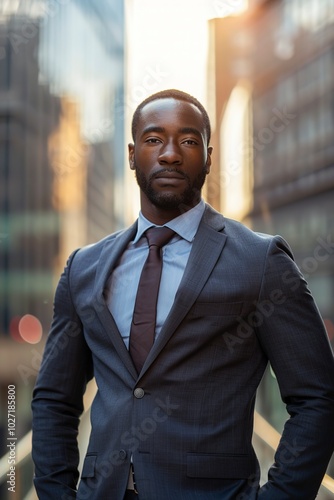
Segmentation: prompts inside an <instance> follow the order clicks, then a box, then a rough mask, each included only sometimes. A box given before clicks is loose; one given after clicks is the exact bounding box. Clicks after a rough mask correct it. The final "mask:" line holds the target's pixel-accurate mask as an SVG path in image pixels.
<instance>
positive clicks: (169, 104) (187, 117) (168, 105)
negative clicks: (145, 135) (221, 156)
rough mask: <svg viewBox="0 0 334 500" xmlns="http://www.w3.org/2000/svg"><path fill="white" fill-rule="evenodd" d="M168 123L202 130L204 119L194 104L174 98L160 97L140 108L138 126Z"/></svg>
mask: <svg viewBox="0 0 334 500" xmlns="http://www.w3.org/2000/svg"><path fill="white" fill-rule="evenodd" d="M158 123H159V125H167V124H168V123H171V124H175V125H180V124H182V125H183V126H192V127H194V126H195V127H197V128H198V129H199V130H200V131H201V132H204V120H203V116H202V113H201V111H200V110H199V109H198V108H197V106H195V105H194V104H192V103H190V102H187V101H180V100H178V99H174V98H169V97H168V98H162V99H157V100H155V101H151V102H149V103H147V104H146V105H145V106H144V107H143V108H142V110H141V113H140V117H139V122H138V126H139V128H142V127H146V126H148V125H153V124H158Z"/></svg>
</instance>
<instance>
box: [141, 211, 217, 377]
mask: <svg viewBox="0 0 334 500" xmlns="http://www.w3.org/2000/svg"><path fill="white" fill-rule="evenodd" d="M223 227H224V218H223V216H222V215H221V214H219V213H218V212H216V211H215V210H213V209H212V208H211V207H209V206H207V208H206V211H205V213H204V215H203V219H202V221H201V223H200V225H199V228H198V231H197V234H196V236H195V239H194V243H193V246H192V249H191V252H190V255H189V260H188V263H187V266H186V269H185V272H184V275H183V278H182V280H181V283H180V286H179V289H178V291H177V293H176V296H175V300H174V304H173V307H172V309H171V310H170V313H169V315H168V317H167V319H166V321H165V323H164V325H163V327H162V329H161V332H160V334H159V336H158V338H157V339H156V341H155V343H154V344H153V347H152V349H151V351H150V353H149V355H148V357H147V359H146V362H145V364H144V366H143V370H142V373H141V374H143V373H144V372H145V371H146V369H147V368H148V366H149V365H150V364H151V363H152V362H153V361H154V359H155V358H156V357H157V356H158V354H159V353H160V352H161V350H162V349H163V348H164V346H165V345H166V343H167V342H168V340H169V339H170V337H171V336H172V335H173V333H174V332H175V330H176V328H177V327H178V326H179V324H180V322H181V321H182V320H183V318H184V317H185V315H186V314H187V312H188V311H189V309H190V308H191V306H192V305H193V304H194V302H195V300H196V299H197V297H198V295H199V294H200V292H201V290H202V288H203V286H204V285H205V283H206V281H207V280H208V278H209V276H210V274H211V271H212V269H213V268H214V266H215V264H216V262H217V260H218V259H219V257H220V255H221V253H222V251H223V248H224V245H225V242H226V235H225V234H224V233H221V232H219V231H221V230H222V229H223Z"/></svg>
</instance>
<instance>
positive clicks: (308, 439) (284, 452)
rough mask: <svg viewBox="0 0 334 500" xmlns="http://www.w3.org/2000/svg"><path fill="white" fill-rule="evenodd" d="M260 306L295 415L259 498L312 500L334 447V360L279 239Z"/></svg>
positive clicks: (263, 337) (265, 338) (263, 335)
mask: <svg viewBox="0 0 334 500" xmlns="http://www.w3.org/2000/svg"><path fill="white" fill-rule="evenodd" d="M268 301H270V302H268ZM268 303H270V304H271V307H268ZM257 307H258V313H259V314H260V315H261V314H262V316H261V317H262V322H259V323H261V324H260V326H259V327H258V328H257V333H258V336H259V340H260V342H261V345H262V347H263V349H264V351H265V352H266V354H267V356H268V359H269V361H270V363H271V366H272V368H273V370H274V372H275V375H276V377H277V381H278V384H279V389H280V393H281V397H282V400H283V402H284V403H285V404H286V408H287V411H288V413H289V415H290V418H289V419H288V420H287V421H286V423H285V426H284V430H283V433H282V438H281V440H280V443H279V446H278V448H277V450H276V453H275V462H274V464H273V465H272V467H271V468H270V470H269V473H268V482H267V483H266V484H264V485H263V486H262V488H261V489H260V491H259V498H260V499H261V500H283V499H294V500H296V499H302V500H311V499H314V498H315V497H316V495H317V492H318V489H319V488H320V484H321V481H322V479H323V476H324V474H325V472H326V468H327V465H328V462H329V460H330V457H331V454H332V453H333V450H334V432H333V423H334V360H333V353H332V350H331V347H330V344H329V340H328V337H327V333H326V331H325V328H324V324H323V321H322V319H321V317H320V314H319V311H318V309H317V306H316V304H315V302H314V300H313V298H312V295H311V293H310V291H309V289H308V287H307V283H306V282H305V280H304V278H303V276H302V275H301V273H300V271H299V269H298V268H297V266H296V265H295V263H294V262H293V259H292V256H291V253H290V250H289V248H288V246H287V244H286V243H285V242H284V240H282V239H281V238H280V237H275V238H274V239H273V240H272V242H271V244H270V248H269V251H268V255H267V261H266V267H265V271H264V275H263V283H262V287H261V292H260V296H259V300H258V306H257Z"/></svg>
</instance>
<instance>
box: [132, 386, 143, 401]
mask: <svg viewBox="0 0 334 500" xmlns="http://www.w3.org/2000/svg"><path fill="white" fill-rule="evenodd" d="M133 394H134V397H135V398H137V399H141V398H143V397H144V394H145V391H144V389H142V388H141V387H137V388H136V389H135V390H134V393H133Z"/></svg>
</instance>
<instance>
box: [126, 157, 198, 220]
mask: <svg viewBox="0 0 334 500" xmlns="http://www.w3.org/2000/svg"><path fill="white" fill-rule="evenodd" d="M164 172H176V173H178V174H179V175H181V176H182V177H183V178H184V179H185V181H186V183H187V186H186V187H185V189H184V190H183V192H182V193H178V194H173V193H170V192H169V193H164V192H161V191H156V190H155V189H154V188H153V186H152V180H153V179H154V178H155V177H156V176H157V175H159V174H162V173H164ZM135 173H136V179H137V183H138V186H139V187H140V189H141V191H142V192H143V193H144V194H145V195H146V197H147V198H148V199H149V200H150V202H151V203H152V204H153V205H155V206H156V207H158V208H161V209H163V210H175V209H179V210H180V213H182V212H184V211H185V210H187V209H189V208H192V207H194V206H195V205H197V203H198V202H199V201H200V198H201V190H202V187H203V185H204V182H205V178H206V175H207V169H206V166H205V165H204V166H203V169H202V171H201V172H200V173H199V174H198V176H197V177H196V178H195V180H194V181H193V182H191V180H190V178H189V176H188V175H187V174H185V173H184V172H182V171H181V170H178V169H177V168H161V169H160V170H159V171H157V172H155V173H154V174H151V175H150V176H149V177H148V178H147V177H146V176H145V174H144V173H143V172H142V171H141V170H140V168H139V167H138V166H137V165H136V164H135Z"/></svg>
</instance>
